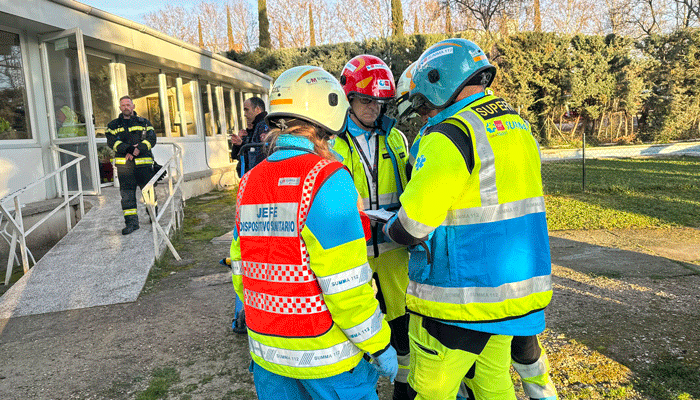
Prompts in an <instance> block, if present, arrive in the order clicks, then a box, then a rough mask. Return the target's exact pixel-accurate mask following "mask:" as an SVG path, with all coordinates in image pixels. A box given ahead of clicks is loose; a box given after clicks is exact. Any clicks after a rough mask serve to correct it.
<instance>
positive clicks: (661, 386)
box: [635, 355, 700, 400]
mask: <svg viewBox="0 0 700 400" xmlns="http://www.w3.org/2000/svg"><path fill="white" fill-rule="evenodd" d="M635 386H636V387H637V388H638V389H640V390H642V391H643V392H645V393H647V394H648V395H650V396H651V397H653V398H655V399H659V400H695V399H700V365H698V364H697V363H693V362H689V361H687V360H686V359H683V358H678V357H674V356H671V355H668V356H666V357H664V358H662V359H659V360H657V361H656V362H655V363H654V364H653V365H652V366H651V367H650V368H649V371H648V372H645V373H644V374H643V375H642V376H640V377H639V378H638V379H637V382H636V385H635Z"/></svg>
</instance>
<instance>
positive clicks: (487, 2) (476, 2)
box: [443, 0, 518, 32]
mask: <svg viewBox="0 0 700 400" xmlns="http://www.w3.org/2000/svg"><path fill="white" fill-rule="evenodd" d="M517 1H518V0H444V1H443V4H444V5H445V6H449V5H451V4H454V5H455V6H457V9H461V10H462V11H464V12H468V13H470V14H471V15H472V16H473V17H474V18H475V19H476V20H477V21H479V23H480V24H481V27H482V28H483V29H484V30H485V31H487V32H489V31H490V30H491V28H492V26H491V25H492V23H493V22H494V19H497V18H499V17H500V16H501V15H502V13H503V12H504V11H505V10H506V7H507V6H508V5H510V3H514V2H517Z"/></svg>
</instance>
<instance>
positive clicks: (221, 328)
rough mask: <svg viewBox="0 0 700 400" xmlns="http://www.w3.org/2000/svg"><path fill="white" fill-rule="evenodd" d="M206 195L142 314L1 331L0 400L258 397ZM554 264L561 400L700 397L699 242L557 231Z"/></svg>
mask: <svg viewBox="0 0 700 400" xmlns="http://www.w3.org/2000/svg"><path fill="white" fill-rule="evenodd" d="M212 196H215V197H213V198H210V199H209V200H207V199H206V198H203V199H200V200H195V201H191V202H189V203H188V211H187V213H188V215H189V216H190V217H191V218H194V219H193V220H192V221H190V223H194V225H195V227H194V228H192V229H194V230H193V231H187V232H185V235H183V237H185V238H189V239H186V240H181V242H180V252H181V255H182V256H183V258H184V260H183V262H181V263H177V264H174V263H173V264H172V265H165V264H164V265H159V266H156V267H154V268H155V269H154V271H153V272H152V273H157V272H159V271H158V269H159V268H160V269H162V270H165V271H166V273H167V275H166V276H165V277H164V278H163V279H161V280H159V281H157V282H156V283H149V284H147V290H146V291H145V292H144V293H143V294H142V295H141V296H140V297H139V299H138V300H137V301H136V302H134V303H129V304H120V305H114V306H107V307H96V308H91V309H83V310H76V311H70V312H61V313H53V314H44V315H35V316H27V317H19V318H13V319H10V320H1V321H0V399H12V400H13V399H136V398H139V399H151V398H169V399H255V398H256V396H255V394H254V393H255V391H254V387H253V382H252V375H250V374H249V373H248V370H247V369H248V363H249V360H250V357H249V355H248V348H247V340H246V337H245V336H240V335H236V334H234V333H232V332H231V328H230V321H231V315H232V313H233V301H232V299H233V295H234V294H233V289H232V287H231V284H230V273H229V272H228V270H226V269H224V268H222V267H220V266H219V265H218V260H219V259H220V258H222V257H223V256H225V255H226V253H227V251H228V246H227V245H226V244H211V243H210V242H209V239H210V238H211V237H212V235H219V234H221V233H223V231H225V230H223V229H230V226H232V216H231V215H230V213H227V212H224V211H222V210H221V207H218V208H217V207H212V206H207V202H211V201H212V199H214V200H217V199H218V200H221V198H222V197H225V196H226V194H219V195H212ZM216 196H219V197H216ZM227 199H228V198H226V199H224V200H227ZM227 201H228V200H227ZM217 210H218V211H217ZM227 225H228V226H227ZM217 226H218V227H220V228H221V229H222V230H220V231H218V232H215V233H212V234H210V235H209V237H207V238H206V240H204V239H202V238H204V237H205V236H206V235H202V236H201V237H200V236H197V235H196V234H194V233H193V232H195V231H196V232H200V233H201V232H205V231H207V232H208V231H211V229H214V228H213V227H217ZM222 227H223V228H222ZM552 255H553V263H554V268H553V269H554V277H553V281H554V290H555V294H554V299H553V302H552V305H551V306H550V307H549V308H548V311H547V313H548V315H547V316H548V326H549V330H548V331H547V332H546V333H545V334H544V335H543V341H544V343H545V345H546V347H547V348H548V350H549V354H550V362H551V364H552V368H553V371H554V379H555V382H556V383H557V386H558V387H559V390H560V395H561V397H562V398H572V399H573V398H580V399H589V398H592V399H593V398H612V399H654V398H660V399H663V398H671V397H665V395H660V394H658V393H661V392H659V391H657V389H658V388H657V385H658V384H657V383H655V382H657V381H658V379H659V377H661V378H664V377H665V374H667V375H669V376H681V377H683V379H681V380H678V381H672V382H670V383H669V382H666V381H663V382H666V383H664V385H665V387H666V389H668V390H671V391H673V390H678V391H684V392H686V393H688V395H689V396H690V397H685V399H686V400H691V399H700V383H698V382H700V372H698V371H700V368H699V367H698V365H699V364H700V355H699V354H698V351H699V350H700V330H698V326H700V324H699V322H700V289H698V288H699V287H700V276H699V275H698V273H697V272H695V271H694V270H693V269H696V270H697V269H698V268H700V232H699V231H698V230H693V229H673V230H663V231H659V230H644V231H637V230H631V231H614V232H612V231H595V232H578V231H577V232H570V231H566V232H553V233H552ZM666 367H670V368H672V369H671V370H668V368H666ZM684 374H687V376H686V375H684ZM157 383H161V384H162V385H161V386H160V388H161V392H163V393H167V397H158V396H157V395H158V393H159V391H158V389H159V386H158V385H157ZM674 385H675V386H674ZM147 388H148V390H149V391H147V392H144V391H146V389H147ZM658 390H660V389H658ZM389 393H390V388H389V386H388V385H387V383H386V381H380V398H381V399H388V398H390V394H389ZM148 396H150V397H148Z"/></svg>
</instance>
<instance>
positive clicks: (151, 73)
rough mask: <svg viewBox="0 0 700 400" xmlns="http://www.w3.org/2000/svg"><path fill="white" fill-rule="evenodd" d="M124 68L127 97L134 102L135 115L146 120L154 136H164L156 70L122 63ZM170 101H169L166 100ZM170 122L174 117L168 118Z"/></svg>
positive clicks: (171, 105)
mask: <svg viewBox="0 0 700 400" xmlns="http://www.w3.org/2000/svg"><path fill="white" fill-rule="evenodd" d="M124 64H125V66H126V81H127V86H128V88H129V93H128V94H129V96H130V97H131V98H132V99H133V100H134V107H135V108H134V109H135V111H136V113H137V114H138V115H140V116H142V117H144V118H147V119H148V120H149V121H151V124H153V128H154V129H155V131H156V135H158V136H165V121H163V110H162V107H161V105H160V100H159V98H158V74H159V73H160V71H159V70H158V69H157V68H153V67H147V66H144V65H140V64H134V63H131V62H126V63H124ZM168 101H170V99H168ZM174 101H175V98H173V104H168V105H169V106H170V113H171V114H172V113H173V110H174V106H175V104H174ZM170 119H171V121H172V120H174V115H171V116H170Z"/></svg>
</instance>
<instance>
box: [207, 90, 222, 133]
mask: <svg viewBox="0 0 700 400" xmlns="http://www.w3.org/2000/svg"><path fill="white" fill-rule="evenodd" d="M209 90H210V91H211V106H212V108H213V109H214V110H213V111H214V125H215V126H216V134H217V135H220V134H221V118H220V117H221V114H220V111H219V110H220V109H221V108H220V101H221V100H220V98H219V93H220V91H221V89H220V88H219V86H214V84H212V85H211V86H209Z"/></svg>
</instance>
